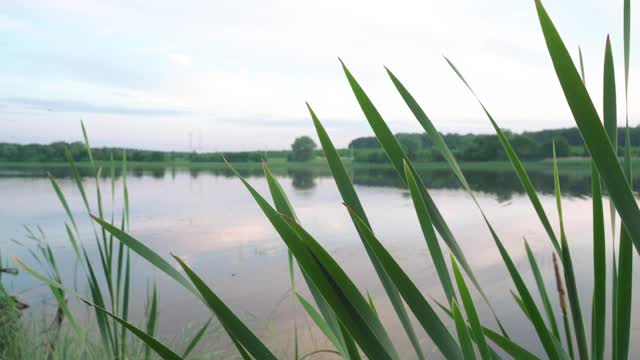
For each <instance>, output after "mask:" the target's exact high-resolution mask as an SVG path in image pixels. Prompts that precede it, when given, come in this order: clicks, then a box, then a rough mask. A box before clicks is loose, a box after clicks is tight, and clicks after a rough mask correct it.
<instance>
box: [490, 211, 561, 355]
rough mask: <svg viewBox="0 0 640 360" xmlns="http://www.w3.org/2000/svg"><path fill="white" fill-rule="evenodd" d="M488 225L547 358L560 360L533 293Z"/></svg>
mask: <svg viewBox="0 0 640 360" xmlns="http://www.w3.org/2000/svg"><path fill="white" fill-rule="evenodd" d="M485 221H486V220H485ZM487 225H488V227H489V231H490V232H491V236H492V237H493V240H494V242H495V244H496V246H497V247H498V251H499V252H500V256H501V257H502V260H503V261H504V263H505V265H506V267H507V270H508V271H509V275H510V276H511V280H513V283H514V285H515V286H516V289H517V290H518V294H519V295H520V298H521V299H522V302H523V304H524V305H525V307H526V310H527V313H528V314H529V317H530V319H531V323H532V325H533V327H534V328H535V330H536V333H537V334H538V338H539V339H540V342H541V343H542V346H543V347H544V349H545V352H546V353H547V356H548V357H549V358H550V359H558V358H559V356H560V355H559V353H558V350H557V349H556V347H555V344H554V343H553V336H552V335H551V333H549V329H548V328H547V325H546V324H545V322H544V319H543V318H542V315H541V314H540V310H538V307H537V305H536V303H535V301H534V300H533V297H532V296H531V293H530V292H529V288H528V287H527V285H526V284H525V282H524V280H523V279H522V275H520V272H519V271H518V269H517V268H516V265H515V263H514V262H513V260H512V259H511V256H510V255H509V252H508V251H507V249H505V247H504V245H503V244H502V241H501V240H500V238H499V237H498V234H496V232H495V230H494V229H493V227H492V226H491V225H490V224H489V223H488V222H487Z"/></svg>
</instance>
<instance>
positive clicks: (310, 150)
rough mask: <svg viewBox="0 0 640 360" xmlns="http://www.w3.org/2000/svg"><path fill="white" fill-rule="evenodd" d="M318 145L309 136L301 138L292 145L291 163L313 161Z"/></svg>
mask: <svg viewBox="0 0 640 360" xmlns="http://www.w3.org/2000/svg"><path fill="white" fill-rule="evenodd" d="M316 147H317V145H316V143H315V142H314V141H313V139H311V138H310V137H308V136H300V137H299V138H296V139H295V141H294V142H293V144H291V154H290V155H289V161H309V160H311V159H313V157H314V155H315V153H314V150H315V148H316Z"/></svg>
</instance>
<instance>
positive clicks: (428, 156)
mask: <svg viewBox="0 0 640 360" xmlns="http://www.w3.org/2000/svg"><path fill="white" fill-rule="evenodd" d="M625 130H626V129H625V128H619V129H618V145H619V153H620V155H622V151H623V150H622V149H623V148H624V139H625ZM629 130H630V137H631V149H632V154H633V155H638V154H640V127H635V128H630V129H629ZM505 133H506V135H507V137H508V138H509V142H510V143H511V145H512V146H513V148H514V149H515V151H516V153H517V154H518V156H519V157H520V159H523V160H541V159H545V158H550V157H552V151H553V142H554V141H555V145H556V155H557V156H558V157H570V156H573V157H585V156H588V151H587V149H586V147H585V146H584V143H583V141H582V136H581V135H580V132H579V131H578V129H577V128H575V127H574V128H567V129H553V130H542V131H531V132H523V133H521V134H516V133H512V132H508V131H506V132H505ZM442 137H443V138H444V141H445V142H446V143H447V145H448V146H449V148H450V149H451V151H452V152H453V153H454V155H455V156H456V158H457V159H458V160H461V161H499V160H506V159H507V154H506V153H505V152H504V150H503V148H502V145H501V144H500V141H499V140H498V136H497V135H474V134H467V135H461V134H442ZM396 138H397V139H398V141H399V142H400V144H401V145H402V147H403V149H404V151H405V152H406V154H407V156H408V157H409V158H410V159H411V160H415V161H425V162H429V161H444V159H443V158H442V156H441V155H440V153H439V152H438V151H437V150H435V149H433V147H432V142H431V138H430V137H429V136H428V135H427V134H425V133H399V134H396ZM349 149H351V150H352V152H353V157H354V160H355V161H359V162H373V163H385V162H387V161H388V159H387V156H386V154H385V153H384V151H383V150H382V148H381V147H380V144H379V143H378V140H377V139H376V138H375V137H360V138H357V139H354V140H353V141H351V143H349Z"/></svg>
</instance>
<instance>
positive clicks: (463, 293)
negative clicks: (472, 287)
mask: <svg viewBox="0 0 640 360" xmlns="http://www.w3.org/2000/svg"><path fill="white" fill-rule="evenodd" d="M451 267H452V268H453V275H454V277H455V279H456V284H457V285H458V292H459V293H460V299H461V300H462V305H463V306H464V310H465V312H466V314H467V318H468V319H469V325H470V326H471V334H472V335H473V338H474V340H475V342H476V344H477V345H478V350H480V357H481V359H483V360H488V359H491V358H492V356H491V351H490V349H489V345H488V344H487V341H486V340H485V338H484V334H483V332H482V325H481V324H480V318H479V317H478V312H477V310H476V307H475V305H474V304H473V299H472V298H471V293H470V292H469V288H468V287H467V283H466V282H465V281H464V276H463V275H462V272H460V268H458V263H457V262H456V260H455V258H454V257H453V255H452V256H451Z"/></svg>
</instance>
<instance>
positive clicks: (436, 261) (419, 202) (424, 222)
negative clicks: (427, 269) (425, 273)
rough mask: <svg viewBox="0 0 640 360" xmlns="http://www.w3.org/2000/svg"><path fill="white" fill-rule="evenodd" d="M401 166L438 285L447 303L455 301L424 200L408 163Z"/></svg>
mask: <svg viewBox="0 0 640 360" xmlns="http://www.w3.org/2000/svg"><path fill="white" fill-rule="evenodd" d="M403 164H404V171H405V177H406V179H407V185H408V187H409V192H410V194H411V198H412V199H413V206H414V208H415V209H416V214H417V215H418V220H419V222H420V227H421V228H422V234H423V235H424V239H425V241H426V242H427V247H428V248H429V253H430V254H431V259H432V260H433V265H434V266H435V268H436V272H437V273H438V278H439V279H440V284H441V285H442V288H443V289H444V294H445V296H446V298H447V299H448V300H449V302H451V301H453V300H455V298H456V293H455V291H454V290H453V284H452V282H451V277H450V276H449V269H447V264H446V263H445V261H444V256H443V255H442V250H441V249H440V244H438V238H437V237H436V233H435V231H434V230H433V224H432V223H431V217H430V216H429V211H428V210H427V206H426V205H425V202H424V199H423V198H422V194H421V193H420V190H419V187H418V184H417V183H416V179H415V178H414V177H413V174H412V173H411V170H410V169H409V165H408V163H407V162H406V161H404V162H403Z"/></svg>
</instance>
